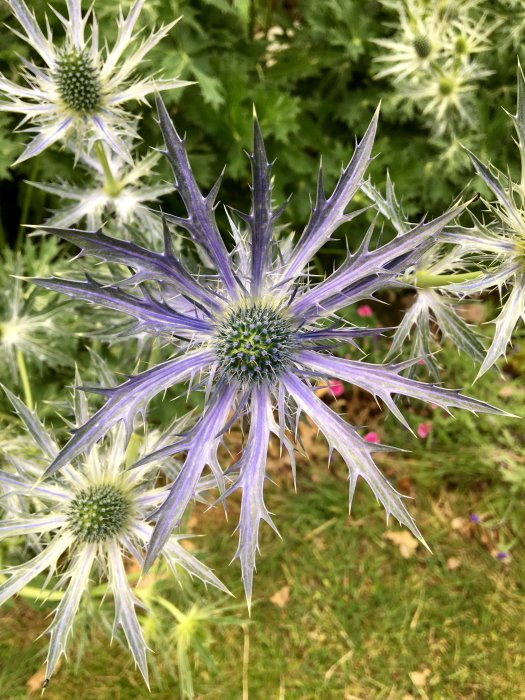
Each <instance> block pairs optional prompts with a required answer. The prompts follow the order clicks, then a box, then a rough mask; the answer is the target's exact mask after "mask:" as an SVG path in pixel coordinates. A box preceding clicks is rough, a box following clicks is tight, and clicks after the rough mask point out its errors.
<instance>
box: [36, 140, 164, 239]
mask: <svg viewBox="0 0 525 700" xmlns="http://www.w3.org/2000/svg"><path fill="white" fill-rule="evenodd" d="M98 156H99V157H98V158H95V157H93V156H92V155H89V154H81V155H80V162H81V163H82V164H83V165H84V167H85V171H86V174H87V178H85V181H86V183H87V184H86V186H83V187H78V186H75V185H72V184H69V183H66V182H63V183H58V184H50V183H43V182H32V183H31V184H32V185H34V186H35V187H37V188H38V189H40V190H44V192H49V193H50V194H53V195H56V196H58V197H60V198H61V199H63V200H64V201H66V202H67V200H69V202H71V203H70V204H66V205H65V206H63V207H62V208H61V209H60V210H58V211H57V212H56V213H55V214H54V215H53V216H52V217H51V218H50V219H49V220H48V221H47V222H46V223H47V224H48V225H50V226H63V227H65V228H69V227H71V226H79V225H81V224H82V225H84V224H86V225H87V228H89V229H90V230H94V229H96V228H99V227H100V226H101V225H102V223H103V222H104V221H106V220H107V219H108V218H110V217H114V218H115V220H116V223H117V224H119V225H120V226H126V225H127V224H137V225H139V226H140V227H141V228H142V229H147V230H148V232H151V231H154V232H155V235H154V236H153V238H160V237H162V225H161V220H160V218H159V217H158V216H156V215H155V214H154V213H152V212H151V211H150V210H149V209H148V207H147V206H146V205H147V204H152V203H154V202H156V201H157V200H158V198H159V197H162V195H164V194H168V193H169V192H173V185H170V184H160V185H155V186H152V185H148V184H145V180H146V181H147V178H148V177H149V176H150V175H152V174H154V167H155V165H156V163H157V161H158V160H159V158H160V157H161V154H160V153H159V152H157V151H151V152H150V153H149V154H148V155H147V156H145V157H144V158H142V159H140V160H138V161H133V163H132V165H130V164H128V163H127V162H126V161H125V160H123V159H122V158H121V157H120V156H119V155H117V154H115V153H112V152H111V150H110V149H109V148H108V147H107V146H106V145H102V144H100V147H99V148H98Z"/></svg>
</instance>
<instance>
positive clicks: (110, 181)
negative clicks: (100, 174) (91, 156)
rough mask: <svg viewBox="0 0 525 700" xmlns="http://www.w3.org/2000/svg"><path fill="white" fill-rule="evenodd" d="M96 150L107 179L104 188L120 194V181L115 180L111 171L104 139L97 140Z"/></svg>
mask: <svg viewBox="0 0 525 700" xmlns="http://www.w3.org/2000/svg"><path fill="white" fill-rule="evenodd" d="M95 152H96V154H97V158H98V160H99V162H100V165H101V166H102V170H103V171H104V177H105V179H106V181H105V184H104V188H105V189H106V190H107V192H108V193H109V194H112V195H115V194H118V192H119V189H120V187H119V183H118V182H117V180H115V177H114V175H113V173H112V171H111V166H110V164H109V160H108V157H107V155H106V151H105V150H104V146H103V145H102V141H96V142H95Z"/></svg>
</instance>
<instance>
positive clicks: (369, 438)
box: [363, 433, 380, 442]
mask: <svg viewBox="0 0 525 700" xmlns="http://www.w3.org/2000/svg"><path fill="white" fill-rule="evenodd" d="M363 439H364V440H365V441H366V442H380V440H379V435H378V434H377V433H367V434H366V435H365V437H364V438H363Z"/></svg>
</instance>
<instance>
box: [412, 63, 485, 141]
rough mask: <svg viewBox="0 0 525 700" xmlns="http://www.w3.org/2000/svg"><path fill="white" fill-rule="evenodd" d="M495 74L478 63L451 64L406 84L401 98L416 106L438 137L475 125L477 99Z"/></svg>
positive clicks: (437, 68)
mask: <svg viewBox="0 0 525 700" xmlns="http://www.w3.org/2000/svg"><path fill="white" fill-rule="evenodd" d="M491 73H492V71H490V70H488V69H486V68H484V67H483V66H482V65H481V64H479V63H476V62H475V61H470V62H468V63H457V62H453V61H450V62H448V63H446V64H445V65H443V66H439V67H436V68H434V69H432V70H431V71H430V72H429V73H428V76H427V77H426V78H425V79H423V80H421V81H420V82H417V83H416V82H414V83H407V84H406V85H404V86H403V87H402V88H401V89H400V93H399V95H400V97H404V98H405V99H410V100H411V101H412V102H414V103H416V104H417V105H418V106H419V108H420V110H421V112H422V114H423V116H424V117H426V119H427V121H428V122H429V125H430V127H431V129H432V131H433V132H434V133H435V134H436V135H437V136H440V135H443V134H444V133H445V132H450V131H452V132H454V130H455V129H456V128H457V127H458V126H465V125H467V126H468V125H472V124H473V123H474V122H475V100H476V97H477V92H478V91H479V88H480V84H481V83H482V81H483V80H484V79H485V78H487V77H488V76H489V75H491Z"/></svg>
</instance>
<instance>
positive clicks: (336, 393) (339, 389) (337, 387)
mask: <svg viewBox="0 0 525 700" xmlns="http://www.w3.org/2000/svg"><path fill="white" fill-rule="evenodd" d="M328 384H329V385H330V391H331V392H332V395H333V397H334V398H335V399H338V398H339V397H340V396H342V395H343V394H344V393H345V387H344V384H343V382H342V381H341V380H340V379H329V380H328Z"/></svg>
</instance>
